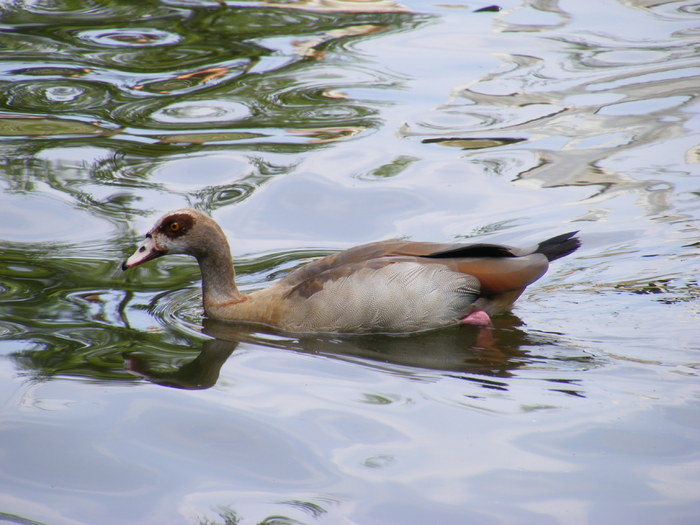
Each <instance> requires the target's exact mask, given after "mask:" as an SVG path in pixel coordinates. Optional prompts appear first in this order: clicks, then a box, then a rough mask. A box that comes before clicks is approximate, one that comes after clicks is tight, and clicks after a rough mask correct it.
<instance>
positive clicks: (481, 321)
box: [460, 310, 491, 326]
mask: <svg viewBox="0 0 700 525" xmlns="http://www.w3.org/2000/svg"><path fill="white" fill-rule="evenodd" d="M460 323H462V324H471V325H474V326H491V318H490V317H489V314H487V313H486V312H484V311H483V310H476V311H474V312H472V313H470V314H469V315H467V316H465V317H463V318H462V319H461V320H460Z"/></svg>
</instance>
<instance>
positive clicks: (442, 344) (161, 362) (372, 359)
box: [126, 315, 590, 390]
mask: <svg viewBox="0 0 700 525" xmlns="http://www.w3.org/2000/svg"><path fill="white" fill-rule="evenodd" d="M520 323H521V321H520V320H519V319H518V318H517V317H515V316H512V315H508V316H503V317H500V318H499V319H497V320H496V321H495V324H496V327H495V328H480V329H479V330H460V329H458V327H452V328H447V329H444V330H431V331H427V332H422V333H420V334H411V335H410V336H403V335H386V334H373V335H362V336H357V335H346V336H338V335H327V334H307V335H304V336H302V337H285V336H283V335H281V334H273V336H272V337H270V334H269V333H267V332H256V331H255V330H254V328H253V327H251V326H244V325H240V324H234V323H227V322H222V321H216V320H214V319H204V325H203V332H204V333H205V334H207V335H208V336H211V337H214V338H215V339H207V340H204V341H198V342H195V341H192V343H191V345H188V347H187V348H188V349H189V350H195V349H197V348H199V350H200V353H199V355H197V357H196V358H194V359H193V360H192V361H190V362H187V363H185V364H182V362H181V360H182V356H181V355H179V356H178V357H176V358H173V357H172V355H170V356H168V354H157V353H156V354H153V353H151V352H138V351H136V352H133V353H130V354H129V355H128V356H127V358H126V368H127V369H128V370H129V371H130V372H132V373H133V374H136V375H138V376H141V377H143V378H145V379H147V380H148V381H151V382H152V383H156V384H159V385H163V386H168V387H174V388H183V389H188V390H192V389H196V390H199V389H205V388H210V387H212V386H214V385H215V384H216V382H217V380H218V378H219V374H220V371H221V367H222V366H223V365H224V363H225V362H226V361H227V359H229V357H230V356H231V355H232V354H233V357H232V359H234V360H235V358H236V348H237V347H238V346H239V345H253V346H255V347H259V348H263V347H267V348H274V349H279V350H285V351H293V352H299V353H302V354H313V355H316V356H319V355H320V356H324V357H327V358H330V359H335V360H342V361H352V362H354V363H357V364H360V365H362V366H365V367H370V368H375V369H381V370H383V371H386V372H389V373H391V374H398V375H405V376H406V377H410V378H414V379H416V378H420V377H424V378H435V377H443V376H451V377H457V378H462V379H465V380H468V381H473V382H478V383H480V384H483V385H484V386H485V387H486V388H495V389H507V383H504V382H503V381H501V379H505V378H508V377H510V376H511V375H513V373H514V371H515V370H518V369H519V368H521V367H523V366H542V359H543V357H542V356H540V355H537V352H535V353H532V350H533V349H534V348H537V347H540V348H542V347H548V346H550V345H553V346H556V345H558V344H561V341H560V337H559V336H556V335H548V334H545V333H539V334H534V335H533V334H532V333H530V332H525V331H522V330H521V329H519V328H518V326H519V325H520ZM570 357H571V356H568V357H567V358H566V359H565V360H566V361H567V365H566V367H567V369H570V367H571V363H570V361H569V360H568V359H569V358H570ZM575 359H576V362H580V363H581V366H585V367H588V366H590V361H589V359H588V358H585V359H584V358H582V357H581V356H575ZM231 366H233V367H234V368H232V369H231V374H232V375H233V376H235V375H236V372H235V364H232V365H231ZM552 366H553V365H551V364H549V365H547V367H548V368H550V367H552ZM561 383H566V381H564V380H562V379H557V380H556V384H561Z"/></svg>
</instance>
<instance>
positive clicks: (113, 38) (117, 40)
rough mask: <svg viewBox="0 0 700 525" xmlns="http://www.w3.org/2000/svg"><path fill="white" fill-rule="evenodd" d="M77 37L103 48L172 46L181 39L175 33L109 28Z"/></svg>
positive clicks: (94, 30) (80, 34) (91, 31)
mask: <svg viewBox="0 0 700 525" xmlns="http://www.w3.org/2000/svg"><path fill="white" fill-rule="evenodd" d="M77 37H78V38H80V39H81V40H84V41H86V42H87V43H89V44H94V45H98V46H104V47H143V46H146V47H149V46H164V45H172V44H177V43H178V42H181V41H182V40H183V38H182V37H181V36H180V35H178V34H175V33H171V32H168V31H162V30H160V29H154V28H142V29H138V30H137V29H133V28H116V27H115V28H110V29H109V30H108V31H105V30H103V29H90V30H86V31H82V32H80V33H78V34H77Z"/></svg>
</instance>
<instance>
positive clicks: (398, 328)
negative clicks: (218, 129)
mask: <svg viewBox="0 0 700 525" xmlns="http://www.w3.org/2000/svg"><path fill="white" fill-rule="evenodd" d="M576 233H577V232H572V233H566V234H563V235H559V236H557V237H553V238H551V239H548V240H546V241H543V242H541V243H539V244H538V245H537V246H535V247H533V248H512V247H510V246H502V245H497V244H486V243H477V244H440V243H430V242H406V241H383V242H375V243H370V244H363V245H361V246H357V247H355V248H350V249H348V250H345V251H342V252H338V253H335V254H333V255H328V256H326V257H323V258H321V259H317V260H314V261H312V262H309V263H307V264H305V265H303V266H301V267H300V268H298V269H296V270H294V271H291V272H290V273H288V274H286V275H285V276H284V277H283V278H281V279H280V280H279V281H277V282H275V283H274V284H272V285H271V286H269V287H267V288H265V289H262V290H259V291H255V292H253V293H250V294H244V293H241V292H239V291H238V288H237V287H236V283H235V281H234V276H235V274H234V269H233V261H232V259H231V253H230V251H229V245H228V242H227V240H226V236H225V235H224V232H223V230H222V229H221V228H220V227H219V225H218V224H217V223H216V222H215V221H214V220H213V219H211V218H210V217H208V216H207V215H205V214H204V213H201V212H199V211H197V210H194V209H189V208H187V209H180V210H174V211H171V212H169V213H166V214H165V215H164V216H163V217H161V218H160V219H159V220H158V222H156V224H155V226H153V228H152V229H151V230H150V231H149V232H148V233H147V234H146V238H145V240H144V241H143V242H142V243H141V245H140V246H139V247H138V248H137V250H136V252H134V254H133V255H132V256H131V257H129V258H128V259H127V260H126V261H125V262H124V264H123V265H122V269H124V270H126V269H128V268H133V267H134V266H138V265H140V264H143V263H145V262H146V261H150V260H151V259H155V258H156V257H160V256H162V255H166V254H169V253H182V254H187V255H192V256H193V257H195V258H196V259H197V262H198V263H199V268H200V271H201V273H202V296H203V302H204V311H205V313H206V315H207V316H209V317H211V318H214V319H218V320H223V321H237V322H246V323H255V324H260V325H266V326H268V327H271V328H274V329H278V330H282V331H284V332H291V333H304V332H336V333H365V332H387V333H398V332H415V331H420V330H427V329H431V328H438V327H441V326H446V325H451V324H456V323H460V322H462V323H465V324H476V325H488V324H490V318H489V315H493V314H495V313H498V312H502V311H504V310H507V309H508V308H509V307H510V306H511V305H512V304H513V303H514V302H515V300H516V299H517V298H518V296H520V294H521V293H522V292H523V290H525V287H527V286H528V285H529V284H531V283H533V282H534V281H536V280H537V279H539V278H540V277H541V276H542V275H544V273H545V272H546V271H547V268H548V266H549V261H553V260H555V259H558V258H560V257H564V256H565V255H568V254H570V253H572V252H573V251H575V250H576V249H577V248H578V247H579V246H580V241H579V240H578V239H577V238H576V237H575V235H576Z"/></svg>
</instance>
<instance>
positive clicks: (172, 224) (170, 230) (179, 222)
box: [158, 213, 194, 239]
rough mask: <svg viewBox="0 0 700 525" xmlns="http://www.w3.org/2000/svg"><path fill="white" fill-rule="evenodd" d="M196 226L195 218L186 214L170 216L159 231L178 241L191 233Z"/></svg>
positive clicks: (164, 220)
mask: <svg viewBox="0 0 700 525" xmlns="http://www.w3.org/2000/svg"><path fill="white" fill-rule="evenodd" d="M192 226H194V218H193V217H192V216H191V215H188V214H186V213H175V214H173V215H169V216H168V217H166V218H165V219H163V222H162V223H161V225H160V227H159V228H158V231H159V232H160V233H162V234H163V235H165V236H166V237H169V238H171V239H176V238H177V237H181V236H182V235H185V234H186V233H187V232H189V231H190V230H191V229H192Z"/></svg>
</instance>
